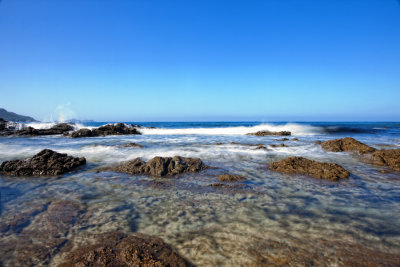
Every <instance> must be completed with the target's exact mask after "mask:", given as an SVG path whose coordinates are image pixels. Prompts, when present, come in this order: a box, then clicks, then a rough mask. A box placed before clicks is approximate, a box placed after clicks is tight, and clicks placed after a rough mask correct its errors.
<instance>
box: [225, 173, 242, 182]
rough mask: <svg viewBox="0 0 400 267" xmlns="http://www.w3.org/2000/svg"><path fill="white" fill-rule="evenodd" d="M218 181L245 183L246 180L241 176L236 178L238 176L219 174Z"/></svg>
mask: <svg viewBox="0 0 400 267" xmlns="http://www.w3.org/2000/svg"><path fill="white" fill-rule="evenodd" d="M218 181H220V182H240V181H246V179H245V178H243V177H241V176H238V175H233V174H221V175H220V176H218Z"/></svg>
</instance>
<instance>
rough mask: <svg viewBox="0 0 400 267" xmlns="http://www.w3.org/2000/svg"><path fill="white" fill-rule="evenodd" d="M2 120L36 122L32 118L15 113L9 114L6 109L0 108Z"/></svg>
mask: <svg viewBox="0 0 400 267" xmlns="http://www.w3.org/2000/svg"><path fill="white" fill-rule="evenodd" d="M0 118H2V119H4V120H6V121H20V122H32V121H36V120H35V119H34V118H32V117H28V116H23V115H18V114H16V113H14V112H8V111H7V110H5V109H4V108H0Z"/></svg>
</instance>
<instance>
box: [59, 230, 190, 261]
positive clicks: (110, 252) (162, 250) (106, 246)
mask: <svg viewBox="0 0 400 267" xmlns="http://www.w3.org/2000/svg"><path fill="white" fill-rule="evenodd" d="M67 266H99V267H100V266H120V267H123V266H127V267H128V266H171V267H181V266H189V263H188V262H187V261H186V260H185V259H184V258H182V257H181V256H180V255H178V254H177V253H176V252H174V251H173V250H172V248H171V247H170V246H169V245H168V244H166V243H164V241H163V240H162V239H160V238H157V237H153V236H148V235H144V234H139V233H135V234H129V235H128V234H124V233H118V232H113V233H107V234H103V235H102V236H101V237H100V238H97V242H96V243H95V244H94V245H88V246H84V247H78V248H77V249H76V250H75V251H73V252H72V253H70V254H69V255H68V256H67V257H66V261H65V262H64V263H63V264H61V265H60V267H67Z"/></svg>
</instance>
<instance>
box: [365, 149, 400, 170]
mask: <svg viewBox="0 0 400 267" xmlns="http://www.w3.org/2000/svg"><path fill="white" fill-rule="evenodd" d="M371 157H372V160H373V163H374V164H377V165H382V166H388V167H389V168H390V169H392V170H395V171H400V148H399V149H387V150H385V149H382V150H377V151H375V152H373V153H372V154H371Z"/></svg>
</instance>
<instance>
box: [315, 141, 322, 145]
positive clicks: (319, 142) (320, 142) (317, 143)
mask: <svg viewBox="0 0 400 267" xmlns="http://www.w3.org/2000/svg"><path fill="white" fill-rule="evenodd" d="M314 143H315V144H316V145H320V144H322V141H319V140H318V141H315V142H314Z"/></svg>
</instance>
